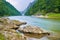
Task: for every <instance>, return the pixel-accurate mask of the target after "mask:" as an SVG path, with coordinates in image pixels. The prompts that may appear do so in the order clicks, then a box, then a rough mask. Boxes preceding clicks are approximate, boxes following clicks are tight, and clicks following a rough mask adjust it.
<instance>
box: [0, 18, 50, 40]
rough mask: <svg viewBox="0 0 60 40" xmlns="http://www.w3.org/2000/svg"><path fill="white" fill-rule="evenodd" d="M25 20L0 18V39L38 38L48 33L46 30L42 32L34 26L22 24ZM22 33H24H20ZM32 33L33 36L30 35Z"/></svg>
mask: <svg viewBox="0 0 60 40" xmlns="http://www.w3.org/2000/svg"><path fill="white" fill-rule="evenodd" d="M24 24H26V22H20V21H17V20H10V19H9V18H4V17H3V18H0V36H2V38H3V39H0V40H27V37H34V38H37V37H38V36H39V38H41V37H44V36H47V35H49V33H48V32H44V30H42V29H41V28H39V27H36V26H30V25H28V26H24V27H21V25H24ZM17 31H19V32H20V33H23V34H24V35H21V34H20V33H19V32H17ZM32 35H33V36H32ZM0 38H1V37H0Z"/></svg>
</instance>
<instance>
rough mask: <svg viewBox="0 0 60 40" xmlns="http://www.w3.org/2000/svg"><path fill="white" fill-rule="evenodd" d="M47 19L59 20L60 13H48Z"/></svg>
mask: <svg viewBox="0 0 60 40" xmlns="http://www.w3.org/2000/svg"><path fill="white" fill-rule="evenodd" d="M47 15H48V18H60V13H48V14H47Z"/></svg>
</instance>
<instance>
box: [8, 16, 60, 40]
mask: <svg viewBox="0 0 60 40" xmlns="http://www.w3.org/2000/svg"><path fill="white" fill-rule="evenodd" d="M9 18H10V19H12V20H19V21H25V22H27V25H33V26H38V27H40V28H43V29H45V30H47V31H53V32H56V33H60V19H46V18H36V17H31V16H10V17H9ZM31 40H35V39H31ZM42 40H49V39H47V38H43V39H42ZM54 40H55V39H54Z"/></svg>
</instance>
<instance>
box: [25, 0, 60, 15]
mask: <svg viewBox="0 0 60 40" xmlns="http://www.w3.org/2000/svg"><path fill="white" fill-rule="evenodd" d="M32 4H34V5H31V6H30V8H28V10H27V11H26V13H25V15H34V14H36V13H37V12H38V14H44V15H45V14H47V13H60V0H35V3H32Z"/></svg>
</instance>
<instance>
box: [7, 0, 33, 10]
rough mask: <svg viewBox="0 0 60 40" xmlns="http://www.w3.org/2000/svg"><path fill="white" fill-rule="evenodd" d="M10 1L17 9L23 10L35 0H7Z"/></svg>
mask: <svg viewBox="0 0 60 40" xmlns="http://www.w3.org/2000/svg"><path fill="white" fill-rule="evenodd" d="M6 1H8V2H10V3H11V4H12V5H13V6H14V7H15V8H16V9H17V10H19V11H23V10H24V9H25V8H26V7H27V6H28V5H29V3H30V2H33V1H34V0H6Z"/></svg>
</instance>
